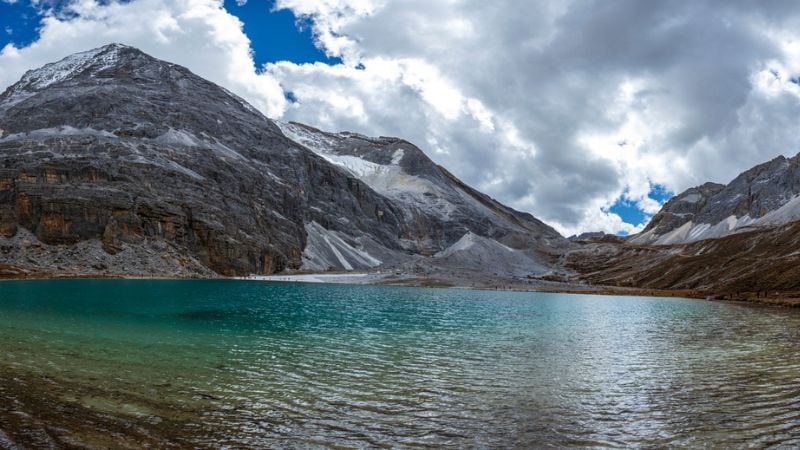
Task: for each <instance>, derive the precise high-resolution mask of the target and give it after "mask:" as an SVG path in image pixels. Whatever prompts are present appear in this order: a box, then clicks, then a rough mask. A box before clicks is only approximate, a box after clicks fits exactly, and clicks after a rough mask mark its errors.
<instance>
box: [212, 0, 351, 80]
mask: <svg viewBox="0 0 800 450" xmlns="http://www.w3.org/2000/svg"><path fill="white" fill-rule="evenodd" d="M274 6H275V2H274V1H272V0H250V1H248V2H247V3H245V4H244V5H241V6H240V5H239V4H237V3H236V2H235V1H234V0H225V5H224V7H225V10H226V11H228V12H229V13H230V14H233V15H234V16H236V17H238V18H239V20H241V21H242V23H243V24H244V32H245V34H246V35H247V37H249V38H250V46H251V48H252V49H253V53H254V59H255V62H256V67H258V68H260V67H262V66H263V65H264V64H266V63H270V62H277V61H291V62H293V63H297V64H302V63H313V62H323V63H326V64H338V63H340V62H341V60H340V59H339V58H329V57H328V56H327V55H326V54H325V52H324V51H322V50H320V49H319V48H317V47H316V46H315V45H314V35H313V33H312V31H311V26H310V24H309V23H308V22H307V21H304V20H302V19H298V18H297V17H295V15H294V14H293V13H292V12H291V11H289V10H287V9H281V10H277V11H276V10H275V9H274Z"/></svg>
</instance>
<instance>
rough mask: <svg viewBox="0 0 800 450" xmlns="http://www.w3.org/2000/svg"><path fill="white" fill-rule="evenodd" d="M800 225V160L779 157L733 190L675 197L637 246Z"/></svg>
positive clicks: (699, 190)
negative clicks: (788, 224) (794, 224)
mask: <svg viewBox="0 0 800 450" xmlns="http://www.w3.org/2000/svg"><path fill="white" fill-rule="evenodd" d="M798 219H800V155H798V156H795V157H793V158H785V157H783V156H779V157H778V158H775V159H773V160H772V161H769V162H767V163H764V164H760V165H758V166H756V167H753V168H752V169H750V170H748V171H746V172H744V173H742V174H741V175H739V176H738V177H736V178H735V179H734V180H733V181H731V182H730V183H729V184H728V185H721V184H715V183H706V184H704V185H702V186H698V187H695V188H691V189H688V190H687V191H685V192H683V193H681V194H680V195H677V196H675V197H673V198H672V199H671V200H670V201H668V202H667V203H666V204H665V205H664V207H663V208H662V210H661V211H660V212H659V213H658V214H656V216H655V217H653V219H652V220H651V221H650V223H649V224H648V225H647V227H646V228H645V229H644V231H643V232H642V233H640V234H639V235H637V236H634V237H632V238H631V239H630V241H631V242H632V243H634V244H655V245H667V244H683V243H689V242H696V241H700V240H703V239H710V238H719V237H723V236H727V235H730V234H733V233H739V232H743V231H748V230H753V229H758V228H770V227H773V226H775V225H782V224H786V223H790V222H793V221H796V220H798Z"/></svg>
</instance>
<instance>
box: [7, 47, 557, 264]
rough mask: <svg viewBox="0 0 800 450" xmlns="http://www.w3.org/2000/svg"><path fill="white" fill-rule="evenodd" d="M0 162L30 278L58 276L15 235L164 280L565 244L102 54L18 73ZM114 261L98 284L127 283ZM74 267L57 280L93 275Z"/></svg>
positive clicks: (373, 156)
mask: <svg viewBox="0 0 800 450" xmlns="http://www.w3.org/2000/svg"><path fill="white" fill-rule="evenodd" d="M287 135H288V137H287ZM314 139H318V140H319V142H323V141H324V142H323V143H324V145H323V144H320V143H319V142H317V141H314ZM0 157H2V160H1V162H0V244H3V242H2V240H3V239H5V240H6V241H5V246H3V247H2V248H4V249H5V250H3V255H0V256H2V257H3V258H4V260H5V261H15V262H17V263H18V264H19V265H22V266H25V265H27V266H36V265H37V264H46V265H47V267H40V269H47V270H54V271H55V270H61V269H59V268H61V266H60V265H58V263H57V262H52V263H51V262H48V261H50V260H49V259H47V258H31V257H29V256H30V252H29V250H26V248H28V247H25V248H23V246H22V244H19V242H21V240H20V239H19V236H20V235H21V233H22V234H25V233H30V239H32V240H35V241H38V242H37V243H36V245H39V244H41V245H43V246H45V247H53V248H58V249H66V248H69V249H74V248H78V247H80V246H81V245H83V246H87V245H88V246H89V247H92V245H94V244H91V243H93V242H96V243H97V245H98V246H99V248H102V249H103V251H104V252H106V253H107V254H108V255H116V254H120V253H125V252H129V253H130V254H132V255H137V256H136V259H137V261H138V263H137V265H136V267H137V269H135V270H136V273H138V274H163V275H169V274H171V273H177V272H176V271H172V272H171V273H163V270H164V267H165V266H164V264H163V261H164V260H165V258H166V259H170V258H171V259H170V261H172V260H175V261H178V260H180V258H178V256H181V257H183V258H185V259H186V261H190V263H187V264H186V265H185V267H189V266H191V267H201V268H208V269H210V270H211V271H213V272H215V273H218V274H222V275H244V274H251V273H274V272H279V271H282V270H284V269H300V268H306V269H309V270H325V269H329V268H338V269H347V270H349V269H356V268H368V267H377V266H381V265H386V264H387V263H390V262H397V261H403V260H404V258H408V257H412V256H416V255H423V256H424V255H433V254H435V253H437V252H439V251H441V250H443V249H445V248H447V247H449V246H450V245H452V244H454V243H455V242H456V241H458V240H459V239H460V238H461V237H462V236H463V235H464V234H466V233H467V232H472V233H476V234H477V235H480V236H485V237H488V238H491V239H495V240H498V241H501V242H503V243H504V244H505V245H508V246H512V247H515V248H518V249H524V250H525V251H530V252H544V253H547V252H551V251H553V250H552V249H558V248H560V246H563V245H565V242H566V241H565V240H564V239H563V238H562V237H561V236H560V235H558V233H556V232H555V231H554V230H552V229H551V228H550V227H547V226H546V225H544V224H543V223H541V222H539V221H538V220H536V219H535V218H533V217H532V216H530V215H528V214H523V213H519V212H517V211H514V210H512V209H510V208H507V207H505V206H503V205H500V204H499V203H497V202H495V201H494V200H492V199H490V198H488V197H486V196H484V195H482V194H480V193H478V192H476V191H474V190H472V189H470V188H468V187H467V186H465V185H464V184H463V183H461V182H460V181H459V180H457V179H456V178H455V177H453V176H452V175H450V174H449V173H448V172H446V171H445V170H444V169H442V168H440V167H438V166H436V165H435V164H433V163H432V162H431V161H430V160H429V159H428V158H427V157H426V156H425V155H424V154H423V153H422V152H421V151H420V150H419V149H417V148H416V147H414V146H413V145H411V144H409V143H408V142H405V141H402V140H399V139H393V138H378V139H372V138H366V137H363V136H358V135H354V134H347V133H342V134H328V133H323V132H321V131H318V130H314V129H312V128H310V127H305V126H302V125H299V124H276V123H275V122H273V121H271V120H269V119H267V118H266V117H264V116H263V115H261V114H260V113H258V112H257V111H256V110H255V109H253V108H252V107H251V106H249V105H248V104H247V103H246V102H244V101H243V100H242V99H240V98H238V97H236V96H234V95H233V94H231V93H229V92H228V91H226V90H225V89H223V88H221V87H219V86H217V85H215V84H213V83H211V82H209V81H206V80H204V79H202V78H200V77H198V76H196V75H194V74H192V73H191V72H190V71H189V70H187V69H185V68H183V67H180V66H177V65H174V64H170V63H167V62H164V61H160V60H157V59H155V58H152V57H150V56H148V55H146V54H144V53H142V52H141V51H139V50H137V49H135V48H131V47H126V46H122V45H116V44H114V45H109V46H105V47H102V48H99V49H95V50H91V51H88V52H84V53H80V54H76V55H73V56H70V57H68V58H66V59H64V60H62V61H59V62H57V63H53V64H49V65H47V66H44V67H42V68H40V69H37V70H34V71H30V72H28V73H26V74H25V75H24V76H23V78H22V79H21V80H20V81H19V82H18V83H16V84H14V85H13V86H11V87H10V88H8V89H7V90H6V91H5V92H4V93H3V94H2V95H0ZM348 164H350V165H348ZM370 170H371V171H372V172H370V173H369V174H368V173H367V172H369V171H370ZM406 181H408V184H404V183H405V182H406ZM30 239H24V240H25V241H28V240H30ZM14 242H17V244H14ZM18 244H19V245H18ZM89 244H91V245H89ZM165 246H166V247H165ZM81 248H82V247H81ZM93 248H94V247H93ZM143 249H146V250H147V251H144V250H143ZM44 253H47V251H44ZM98 258H99V256H98ZM117 259H119V258H116V259H114V258H112V259H110V260H109V261H111V262H110V264H111V266H110V267H108V266H107V265H103V266H102V267H105V268H104V269H102V270H104V271H105V272H109V273H116V274H124V273H128V272H129V271H130V269H127V268H124V267H121V266H120V265H119V264H115V263H114V261H116V260H117ZM79 260H81V258H72V261H73V262H72V263H71V262H70V261H62V265H63V264H66V265H67V267H66V268H62V269H63V270H67V271H76V272H86V271H89V272H91V271H92V270H91V269H90V268H88V267H85V264H84V263H74V261H79ZM37 261H38V262H37ZM70 264H73V265H70ZM170 267H172V266H170ZM96 270H101V269H96ZM193 271H194V273H198V274H204V272H203V270H202V269H197V270H194V269H193Z"/></svg>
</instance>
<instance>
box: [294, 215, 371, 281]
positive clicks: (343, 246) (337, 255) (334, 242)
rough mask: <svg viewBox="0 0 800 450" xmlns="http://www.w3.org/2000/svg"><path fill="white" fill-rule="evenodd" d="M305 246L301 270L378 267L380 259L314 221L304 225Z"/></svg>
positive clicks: (348, 269) (349, 269)
mask: <svg viewBox="0 0 800 450" xmlns="http://www.w3.org/2000/svg"><path fill="white" fill-rule="evenodd" d="M305 229H306V248H305V249H304V250H303V256H302V260H303V265H302V269H303V270H315V271H322V270H328V269H331V268H333V269H343V270H347V271H351V270H356V269H369V268H373V267H378V266H380V265H381V264H382V261H381V260H379V259H378V258H375V257H374V256H372V255H370V254H369V253H368V252H366V251H365V250H364V249H363V248H357V247H356V246H355V245H352V244H350V243H348V242H347V241H345V239H343V237H346V236H343V235H340V234H339V233H337V232H336V231H332V230H328V229H326V228H325V227H323V226H322V225H320V224H318V223H316V222H310V223H307V224H306V225H305Z"/></svg>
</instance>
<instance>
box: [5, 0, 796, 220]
mask: <svg viewBox="0 0 800 450" xmlns="http://www.w3.org/2000/svg"><path fill="white" fill-rule="evenodd" d="M111 42H118V43H123V44H127V45H132V46H135V47H138V48H140V49H142V50H143V51H145V52H147V53H149V54H151V55H153V56H155V57H157V58H161V59H165V60H168V61H171V62H175V63H178V64H181V65H184V66H186V67H188V68H189V69H191V70H192V71H194V72H195V73H197V74H198V75H200V76H203V77H205V78H208V79H210V80H212V81H214V82H216V83H218V84H220V85H222V86H224V87H226V88H228V89H229V90H231V91H233V92H235V93H236V94H238V95H240V96H241V97H243V98H245V99H247V100H248V101H249V102H250V103H252V104H253V105H254V106H255V107H256V108H258V109H259V110H261V111H262V112H263V113H264V114H265V115H267V116H269V117H271V118H274V119H278V120H284V121H288V120H296V121H300V122H304V123H308V124H311V125H314V126H316V127H319V128H322V129H326V130H330V131H344V130H347V131H355V132H359V133H363V134H366V135H374V136H379V135H383V136H399V137H403V138H405V139H407V140H409V141H411V142H413V143H415V144H416V145H418V146H419V147H420V148H422V149H423V150H424V151H425V152H426V153H427V154H428V155H429V156H430V157H431V158H432V159H434V160H435V161H436V162H437V163H439V164H442V165H443V166H445V167H447V168H448V169H449V170H450V171H451V172H453V173H455V174H456V175H457V176H458V177H460V178H461V179H463V180H464V181H466V182H467V183H469V184H470V185H472V186H474V187H476V188H477V189H479V190H481V191H483V192H486V193H487V194H489V195H491V196H492V197H495V198H497V199H498V200H500V201H502V202H504V203H506V204H508V205H510V206H513V207H515V208H517V209H519V210H522V211H527V212H530V213H532V214H534V215H535V216H536V217H538V218H540V219H542V220H544V221H546V222H547V223H549V224H551V225H553V226H554V227H555V228H556V229H557V230H558V231H560V232H561V233H562V234H564V235H572V234H576V233H580V232H584V231H605V232H609V233H617V234H630V233H635V232H637V231H639V230H641V228H642V227H643V226H644V225H645V224H646V222H647V221H648V220H649V218H650V217H652V215H653V214H655V213H656V212H657V211H658V209H659V207H660V205H661V204H662V203H663V202H664V201H665V200H667V199H668V198H669V197H670V196H671V195H673V193H678V192H681V191H683V190H685V189H687V188H689V187H692V186H696V185H699V184H702V183H704V182H706V181H715V182H721V183H727V182H728V181H730V180H731V179H732V178H734V177H735V176H736V175H737V174H738V173H740V172H742V171H744V170H746V169H748V168H750V167H752V166H753V165H755V164H758V163H761V162H764V161H767V160H770V159H772V158H775V157H777V156H778V155H786V156H793V155H794V154H796V153H798V151H800V133H799V132H798V131H797V126H796V124H795V121H794V118H796V117H800V81H799V80H800V3H798V2H797V1H795V0H772V1H769V2H763V1H756V0H749V1H748V0H743V1H738V2H730V1H726V0H685V1H684V0H674V1H670V2H644V1H640V0H596V1H592V0H552V1H550V0H529V1H524V2H522V1H512V0H493V1H491V2H487V1H485V0H275V1H271V0H226V1H224V2H222V1H219V0H129V1H125V2H117V1H109V0H102V1H97V0H50V1H47V0H36V1H34V2H31V1H29V0H0V48H2V50H0V89H5V88H6V87H7V86H9V85H11V84H13V83H14V82H15V81H17V80H18V79H19V78H20V76H21V75H22V74H23V73H24V72H25V71H26V70H29V69H33V68H36V67H39V66H41V65H43V64H45V63H48V62H52V61H56V60H58V59H60V58H62V57H64V56H67V55H69V54H72V53H75V52H78V51H83V50H87V49H91V48H95V47H99V46H101V45H105V44H107V43H111Z"/></svg>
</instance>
